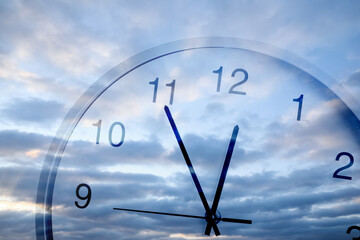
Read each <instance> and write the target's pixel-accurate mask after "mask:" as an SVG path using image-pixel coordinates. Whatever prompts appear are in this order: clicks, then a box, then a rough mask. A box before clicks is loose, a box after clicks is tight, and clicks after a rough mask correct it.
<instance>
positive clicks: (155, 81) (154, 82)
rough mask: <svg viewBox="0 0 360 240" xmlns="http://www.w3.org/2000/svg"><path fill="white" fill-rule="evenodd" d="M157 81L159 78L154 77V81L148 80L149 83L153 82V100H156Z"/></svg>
mask: <svg viewBox="0 0 360 240" xmlns="http://www.w3.org/2000/svg"><path fill="white" fill-rule="evenodd" d="M158 83H159V78H156V79H155V80H154V81H152V82H149V84H154V95H153V102H156V94H157V90H158Z"/></svg>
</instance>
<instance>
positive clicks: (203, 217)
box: [36, 39, 360, 240]
mask: <svg viewBox="0 0 360 240" xmlns="http://www.w3.org/2000/svg"><path fill="white" fill-rule="evenodd" d="M282 57H285V58H286V59H283V58H282ZM288 59H289V57H288V55H286V54H285V55H284V53H283V52H281V51H280V52H279V50H276V51H275V50H269V48H268V47H264V46H263V45H260V44H256V43H248V42H244V41H240V40H234V39H200V40H199V39H198V40H190V41H180V42H176V43H171V44H168V45H164V46H160V47H157V48H154V49H151V50H149V51H146V52H143V53H141V54H139V55H137V56H135V57H133V58H131V59H129V60H128V61H126V62H124V63H122V64H120V65H119V66H117V67H115V68H114V69H113V70H111V71H110V72H108V73H107V74H105V75H104V76H103V77H102V78H101V79H99V80H98V81H97V82H96V83H95V84H94V85H93V86H92V87H91V88H90V89H89V90H88V91H87V92H86V93H85V94H84V95H83V96H82V97H81V98H80V99H79V101H78V102H77V103H76V104H75V105H74V107H73V109H72V110H71V111H70V112H69V114H68V115H67V117H66V118H65V120H64V122H63V124H62V126H61V127H60V129H59V132H58V135H57V136H56V137H55V138H54V140H53V143H52V145H51V147H50V150H49V153H48V156H47V158H46V160H45V164H44V168H43V171H42V174H41V177H40V181H39V188H38V196H37V203H38V214H37V218H36V227H37V238H38V239H56V240H61V239H206V238H207V237H209V236H208V235H210V236H216V235H218V236H225V239H249V240H250V239H268V240H269V239H270V240H271V239H276V240H280V239H287V240H288V239H336V240H338V239H349V240H350V239H356V238H357V237H359V236H360V231H359V228H358V226H360V187H359V186H360V184H359V179H360V178H359V164H358V161H359V157H360V155H359V150H360V148H359V145H360V141H359V140H360V139H359V129H360V123H359V120H358V118H357V117H356V116H355V115H354V113H353V112H352V111H351V110H350V108H348V107H347V105H345V103H344V102H343V101H342V100H341V99H340V98H339V97H338V96H337V95H336V94H335V93H334V92H333V91H332V90H331V89H330V88H329V87H330V84H329V81H328V80H324V79H321V78H318V76H316V75H314V74H313V73H309V72H308V71H307V69H304V68H303V67H302V66H303V65H302V66H297V65H295V64H294V62H291V61H290V62H289V61H287V60H288ZM291 59H293V58H291ZM300 65H301V64H300Z"/></svg>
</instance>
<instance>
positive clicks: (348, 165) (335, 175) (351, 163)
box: [333, 152, 354, 180]
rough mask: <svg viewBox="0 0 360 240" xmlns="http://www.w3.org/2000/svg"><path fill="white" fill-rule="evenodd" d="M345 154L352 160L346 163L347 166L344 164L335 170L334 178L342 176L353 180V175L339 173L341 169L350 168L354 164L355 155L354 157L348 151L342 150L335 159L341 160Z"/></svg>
mask: <svg viewBox="0 0 360 240" xmlns="http://www.w3.org/2000/svg"><path fill="white" fill-rule="evenodd" d="M343 155H345V156H347V157H349V160H350V162H349V163H348V164H347V165H345V166H343V167H341V168H338V169H337V170H336V171H335V172H334V174H333V178H341V179H346V180H351V179H352V177H349V176H344V175H339V173H340V172H341V171H343V170H345V169H348V168H350V167H351V166H352V165H353V164H354V157H353V156H352V155H351V154H350V153H348V152H341V153H339V154H338V155H337V156H336V159H335V160H336V161H339V160H340V158H341V157H342V156H343Z"/></svg>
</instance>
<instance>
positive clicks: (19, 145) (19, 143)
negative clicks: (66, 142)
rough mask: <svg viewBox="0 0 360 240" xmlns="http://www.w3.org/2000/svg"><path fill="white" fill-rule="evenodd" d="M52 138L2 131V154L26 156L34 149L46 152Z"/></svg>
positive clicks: (0, 139)
mask: <svg viewBox="0 0 360 240" xmlns="http://www.w3.org/2000/svg"><path fill="white" fill-rule="evenodd" d="M50 141H51V137H48V136H44V135H41V134H37V133H27V132H19V131H17V130H3V131H0V153H1V155H2V156H11V155H12V156H15V155H17V154H19V153H21V154H24V153H25V152H26V151H29V150H32V149H40V150H42V151H46V150H47V148H48V146H49V144H50Z"/></svg>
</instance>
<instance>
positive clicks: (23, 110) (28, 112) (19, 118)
mask: <svg viewBox="0 0 360 240" xmlns="http://www.w3.org/2000/svg"><path fill="white" fill-rule="evenodd" d="M64 110H65V109H64V106H63V104H61V103H59V102H56V101H46V100H42V99H39V98H30V99H19V98H15V99H13V101H12V102H11V103H10V104H9V105H8V106H6V107H5V108H4V109H3V111H2V116H3V117H5V118H7V119H9V120H11V121H14V122H29V123H36V124H42V123H49V122H51V121H55V120H58V118H61V117H63V115H64Z"/></svg>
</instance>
